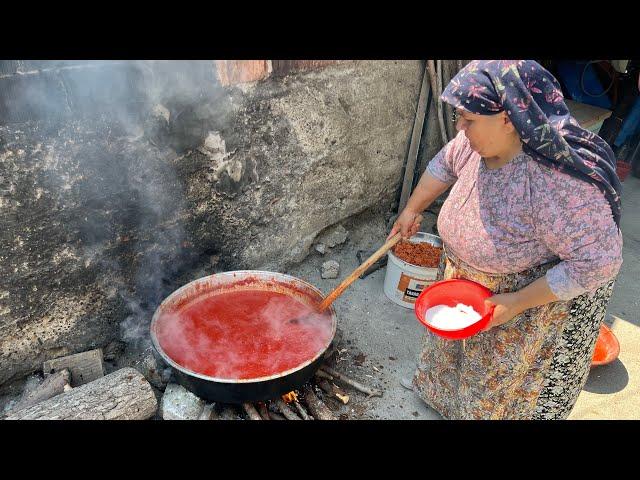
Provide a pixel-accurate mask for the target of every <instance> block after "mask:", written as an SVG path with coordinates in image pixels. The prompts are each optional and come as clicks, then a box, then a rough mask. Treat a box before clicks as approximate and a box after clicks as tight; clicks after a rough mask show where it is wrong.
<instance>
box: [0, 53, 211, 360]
mask: <svg viewBox="0 0 640 480" xmlns="http://www.w3.org/2000/svg"><path fill="white" fill-rule="evenodd" d="M32 63H33V62H32ZM39 63H40V64H41V65H40V68H39V69H35V68H26V67H25V68H23V71H20V72H18V74H16V79H17V80H18V81H20V85H22V87H21V89H20V91H19V96H18V97H17V98H15V99H12V103H11V104H10V105H8V106H7V111H6V112H5V113H4V115H3V114H0V118H4V119H8V122H24V120H25V118H24V112H25V111H30V112H31V114H32V118H37V119H40V120H42V124H43V125H45V127H42V128H41V126H40V124H34V123H33V122H27V123H26V124H19V125H17V126H15V125H11V124H10V125H8V126H5V127H2V128H9V129H13V130H15V132H16V135H17V137H16V138H18V137H20V138H21V140H20V141H18V142H15V143H16V145H8V146H7V145H5V146H4V147H8V148H10V149H11V150H12V152H13V153H12V155H13V157H14V158H16V162H17V161H18V160H20V161H21V162H23V163H24V162H25V159H26V161H27V162H28V161H29V160H30V159H31V160H34V161H36V160H37V161H39V162H40V165H41V166H44V169H45V178H44V179H38V185H37V189H35V190H36V194H37V198H36V200H39V199H40V197H42V196H44V198H45V199H49V200H51V201H52V203H53V207H55V208H60V211H61V212H63V213H64V212H65V211H67V212H73V213H67V214H66V215H67V216H68V217H69V218H62V221H63V222H67V223H68V224H69V225H70V227H69V228H68V229H65V232H66V231H68V232H71V233H70V234H69V235H74V234H77V236H79V239H76V240H78V241H73V242H72V241H69V243H68V244H66V245H64V246H63V247H61V248H60V252H58V253H56V254H54V258H53V259H52V260H53V261H54V262H64V261H74V262H78V260H79V259H80V262H81V264H82V265H83V266H84V267H87V268H88V267H97V268H98V270H99V271H103V272H105V273H106V272H108V275H107V277H108V279H107V280H103V279H100V278H98V279H97V281H98V282H104V283H105V284H104V285H103V287H104V289H105V290H113V289H115V290H116V292H117V296H118V297H119V298H120V299H121V305H122V306H123V307H124V309H125V311H126V314H125V315H126V316H125V318H124V320H123V321H122V322H121V323H120V333H121V338H122V339H123V340H124V341H126V342H128V343H130V344H132V345H136V346H140V347H146V346H148V345H149V340H150V339H149V333H148V328H149V324H150V321H151V317H152V315H153V312H154V311H155V309H156V308H157V306H158V305H159V303H160V302H161V301H162V300H163V299H164V298H165V297H166V296H167V295H168V294H169V293H171V292H172V291H173V290H175V289H176V288H177V287H178V286H179V285H176V284H175V283H176V279H177V277H178V275H179V274H180V273H181V272H184V271H186V270H188V269H189V268H190V265H192V264H193V262H194V254H193V253H192V252H191V251H190V250H189V249H187V248H185V245H190V244H192V243H193V242H191V239H190V238H189V236H188V235H187V234H186V232H185V228H184V224H183V218H184V212H185V210H186V208H185V200H184V192H183V186H182V185H181V184H180V182H179V178H178V176H177V174H176V171H175V169H174V165H175V161H176V158H178V157H179V155H180V154H182V153H184V151H185V149H186V148H190V147H193V148H196V147H197V146H198V145H202V143H203V142H204V138H205V137H206V132H207V131H208V130H209V129H210V128H209V127H210V126H209V127H207V126H206V123H207V122H208V121H209V122H210V114H211V109H212V108H213V107H211V100H212V99H215V98H216V96H218V95H220V91H218V90H216V81H215V70H214V63H213V61H201V62H197V61H196V62H194V61H189V62H171V61H127V62H120V61H113V62H109V61H99V62H92V61H87V62H66V63H67V64H66V65H64V64H63V65H62V66H61V62H57V61H51V62H49V63H47V62H39ZM63 63H64V62H63ZM23 67H24V65H23ZM18 77H21V78H18ZM38 79H39V80H41V82H40V83H38V82H34V81H35V80H38ZM42 82H45V83H46V82H49V83H47V85H50V88H49V87H47V88H46V89H43V88H41V87H42ZM56 92H57V93H56ZM60 92H63V93H62V95H60ZM204 106H206V108H208V109H209V110H207V111H205V112H204V113H202V111H201V110H202V109H203V108H205V107H204ZM190 108H191V109H194V108H195V109H197V108H200V109H201V110H198V112H199V113H198V115H200V116H199V117H198V118H197V119H196V120H194V116H193V115H191V117H190V118H191V120H190V121H191V122H192V123H194V124H202V125H203V127H202V132H200V131H199V130H197V129H196V130H194V129H191V130H189V131H188V132H187V130H186V129H185V128H183V127H182V126H181V125H182V123H181V122H183V121H186V120H185V119H188V114H187V113H185V111H188V110H189V109H190ZM206 108H205V110H206ZM207 112H208V113H207ZM207 115H209V117H207ZM61 120H62V121H61ZM185 132H187V133H185ZM183 137H184V138H183ZM20 144H25V145H27V148H28V150H27V151H26V152H25V151H23V150H19V149H18V147H19V146H21V145H20ZM29 144H30V145H29ZM22 148H24V147H22ZM178 150H179V151H178ZM18 151H20V152H21V153H20V154H18V153H17V152H18ZM0 154H3V153H2V151H0ZM18 157H19V158H18ZM27 165H28V163H27ZM24 168H26V167H24ZM43 192H44V193H43ZM36 205H40V206H38V207H37V208H43V207H42V206H41V205H42V204H36ZM76 212H80V213H76ZM76 232H77V233H76ZM98 276H99V277H100V274H98Z"/></svg>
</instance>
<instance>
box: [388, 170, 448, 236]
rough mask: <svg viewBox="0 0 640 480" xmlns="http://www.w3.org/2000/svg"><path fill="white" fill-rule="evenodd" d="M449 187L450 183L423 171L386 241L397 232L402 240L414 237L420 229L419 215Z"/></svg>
mask: <svg viewBox="0 0 640 480" xmlns="http://www.w3.org/2000/svg"><path fill="white" fill-rule="evenodd" d="M450 186H451V184H450V183H445V182H441V181H440V180H438V179H437V178H435V177H434V176H433V175H431V174H430V173H429V172H428V171H425V172H424V173H423V174H422V177H420V181H419V182H418V185H416V188H415V190H414V191H413V193H412V194H411V197H409V201H408V202H407V206H406V207H405V208H404V210H403V211H402V213H401V214H400V216H399V217H398V219H397V220H396V221H395V223H394V224H393V228H392V229H391V232H390V233H389V236H388V237H387V239H389V238H391V237H393V236H394V235H395V234H396V233H398V232H402V238H409V237H411V236H412V235H415V234H416V233H417V232H418V229H419V228H420V222H419V221H417V220H421V217H420V214H421V213H422V212H424V210H425V209H426V208H427V207H428V206H429V205H431V204H432V203H433V201H434V200H435V199H436V198H438V197H439V196H440V195H442V194H443V193H444V192H445V191H446V190H447V188H449V187H450Z"/></svg>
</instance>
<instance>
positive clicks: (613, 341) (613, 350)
mask: <svg viewBox="0 0 640 480" xmlns="http://www.w3.org/2000/svg"><path fill="white" fill-rule="evenodd" d="M619 354H620V342H618V339H617V338H616V336H615V335H614V334H613V332H612V331H611V329H610V328H609V327H607V326H606V325H605V324H604V323H603V324H601V325H600V333H599V334H598V340H597V341H596V349H595V350H594V351H593V358H592V359H591V366H592V367H595V366H596V365H606V364H607V363H611V362H613V361H614V360H615V359H616V358H618V355H619Z"/></svg>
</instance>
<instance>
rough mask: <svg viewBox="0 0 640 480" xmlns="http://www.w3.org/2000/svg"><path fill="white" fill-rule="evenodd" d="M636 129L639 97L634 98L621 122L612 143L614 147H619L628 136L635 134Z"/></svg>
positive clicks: (639, 116)
mask: <svg viewBox="0 0 640 480" xmlns="http://www.w3.org/2000/svg"><path fill="white" fill-rule="evenodd" d="M638 131H640V97H638V98H636V101H635V103H634V104H633V107H631V110H629V113H628V114H627V117H626V118H625V119H624V122H622V128H620V132H619V133H618V136H617V137H616V141H615V142H613V144H614V145H615V146H616V147H621V146H622V145H623V144H624V142H626V141H627V140H628V139H629V137H631V136H633V135H635V133H636V132H638Z"/></svg>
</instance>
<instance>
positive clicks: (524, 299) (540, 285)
mask: <svg viewBox="0 0 640 480" xmlns="http://www.w3.org/2000/svg"><path fill="white" fill-rule="evenodd" d="M558 300H560V299H559V298H558V297H556V295H555V294H554V293H553V292H552V291H551V288H549V283H548V282H547V278H546V277H540V278H539V279H537V280H536V281H535V282H532V283H530V284H529V285H527V286H526V287H524V288H523V289H521V290H518V291H517V292H513V293H501V294H498V295H494V296H493V297H491V298H488V299H487V300H485V303H486V304H487V305H489V306H491V305H495V307H496V309H495V310H494V312H493V318H492V319H491V321H490V322H489V324H488V325H487V326H486V328H485V329H484V330H483V331H487V330H489V329H491V328H493V327H496V326H498V325H502V324H503V323H506V322H508V321H509V320H511V319H512V318H514V317H516V316H518V315H520V314H521V313H522V312H524V311H525V310H528V309H530V308H535V307H539V306H540V305H546V304H547V303H551V302H557V301H558Z"/></svg>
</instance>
